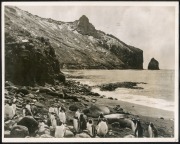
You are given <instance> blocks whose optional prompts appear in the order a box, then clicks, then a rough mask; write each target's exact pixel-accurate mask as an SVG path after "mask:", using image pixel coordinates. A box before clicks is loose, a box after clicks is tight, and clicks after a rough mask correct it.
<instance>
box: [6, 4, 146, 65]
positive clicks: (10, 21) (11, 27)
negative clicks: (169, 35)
mask: <svg viewBox="0 0 180 144" xmlns="http://www.w3.org/2000/svg"><path fill="white" fill-rule="evenodd" d="M5 37H7V38H6V41H7V42H6V43H9V44H8V45H9V47H11V43H12V42H13V41H11V37H13V39H14V38H16V42H17V41H19V42H20V43H22V42H23V43H26V42H27V41H28V42H30V43H31V41H32V44H31V45H30V46H28V47H29V49H31V47H32V49H33V48H34V47H37V49H39V50H40V51H42V47H47V48H46V49H47V50H46V51H51V52H50V53H51V54H50V55H51V56H52V57H53V55H54V54H53V53H56V58H55V59H56V60H58V61H59V63H60V67H61V68H68V69H84V68H85V69H143V51H142V50H141V49H139V48H136V47H134V46H130V45H128V44H126V43H124V42H122V41H121V40H119V39H118V38H116V37H115V36H113V35H111V34H106V33H105V32H102V31H100V30H96V28H95V26H93V24H91V23H90V20H89V19H88V18H87V17H86V16H85V15H83V16H82V17H80V18H79V20H75V21H74V22H62V21H57V20H53V19H51V18H41V17H39V16H37V15H32V14H31V13H29V12H26V11H23V10H21V9H19V8H18V7H13V6H6V7H5ZM8 37H9V38H8ZM41 38H42V41H43V40H44V39H45V42H44V43H46V44H45V45H43V44H42V46H41V45H39V44H38V43H39V42H38V39H39V40H40V41H41ZM13 39H12V40H13ZM42 43H43V42H42ZM37 44H38V46H37ZM13 47H14V46H13ZM23 47H24V46H23ZM51 47H53V49H54V50H53V51H52V49H51ZM47 53H48V52H47ZM56 60H55V61H56ZM55 61H54V62H55ZM50 63H51V62H50Z"/></svg>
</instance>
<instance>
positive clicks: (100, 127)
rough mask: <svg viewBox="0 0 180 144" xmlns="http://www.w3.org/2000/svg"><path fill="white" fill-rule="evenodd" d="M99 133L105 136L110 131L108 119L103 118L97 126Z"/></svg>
mask: <svg viewBox="0 0 180 144" xmlns="http://www.w3.org/2000/svg"><path fill="white" fill-rule="evenodd" d="M96 129H97V135H99V136H103V137H105V136H106V134H107V133H108V125H107V123H106V119H102V120H101V121H100V122H99V124H98V125H97V127H96Z"/></svg>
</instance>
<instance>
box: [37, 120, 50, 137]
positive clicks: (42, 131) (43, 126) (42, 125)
mask: <svg viewBox="0 0 180 144" xmlns="http://www.w3.org/2000/svg"><path fill="white" fill-rule="evenodd" d="M38 128H39V130H38V134H39V135H41V134H44V132H45V130H46V129H48V128H49V127H48V126H47V125H46V124H45V123H44V122H43V121H42V120H40V121H39V125H38Z"/></svg>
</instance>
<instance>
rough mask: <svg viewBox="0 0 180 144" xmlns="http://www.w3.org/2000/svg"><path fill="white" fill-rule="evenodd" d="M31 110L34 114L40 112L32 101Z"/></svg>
mask: <svg viewBox="0 0 180 144" xmlns="http://www.w3.org/2000/svg"><path fill="white" fill-rule="evenodd" d="M31 111H32V114H33V115H37V113H38V109H37V107H36V106H35V105H34V103H31Z"/></svg>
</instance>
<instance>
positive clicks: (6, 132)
mask: <svg viewBox="0 0 180 144" xmlns="http://www.w3.org/2000/svg"><path fill="white" fill-rule="evenodd" d="M10 133H11V131H9V130H6V131H4V137H5V138H9V137H10Z"/></svg>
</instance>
